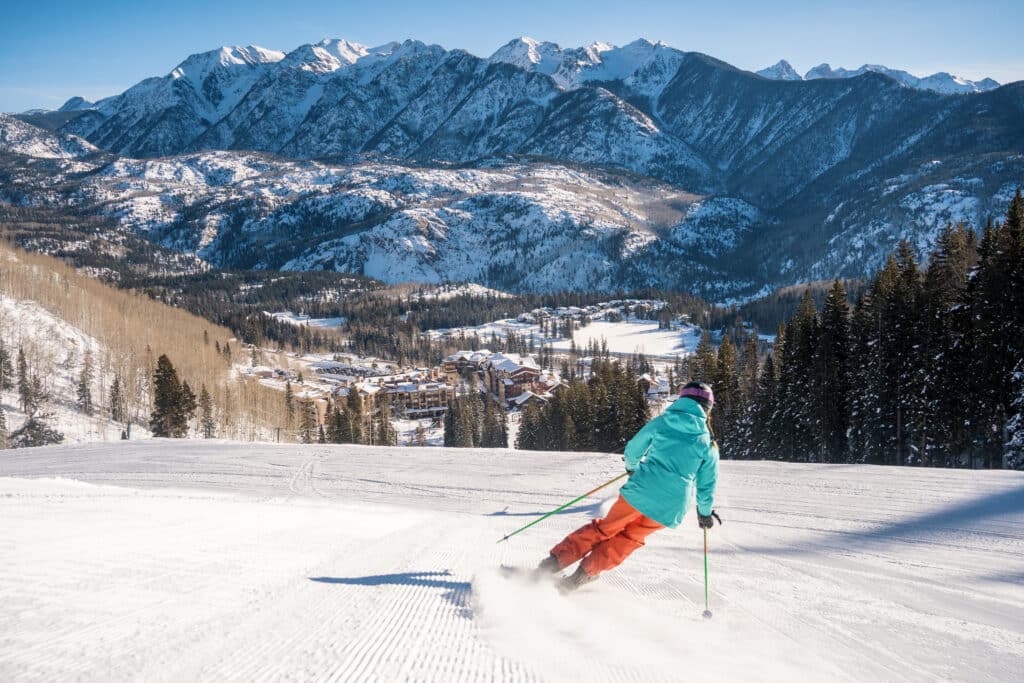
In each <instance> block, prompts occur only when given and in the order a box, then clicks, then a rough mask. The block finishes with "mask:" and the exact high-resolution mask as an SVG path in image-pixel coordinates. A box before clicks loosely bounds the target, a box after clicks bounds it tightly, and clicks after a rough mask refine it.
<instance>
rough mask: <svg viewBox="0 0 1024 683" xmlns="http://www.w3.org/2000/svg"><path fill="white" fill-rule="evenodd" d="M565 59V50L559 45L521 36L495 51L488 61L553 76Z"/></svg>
mask: <svg viewBox="0 0 1024 683" xmlns="http://www.w3.org/2000/svg"><path fill="white" fill-rule="evenodd" d="M563 57H564V53H563V50H562V48H561V47H559V46H558V45H557V44H555V43H550V42H541V41H539V40H534V39H533V38H529V37H527V36H521V37H519V38H516V39H515V40H511V41H509V42H508V43H505V44H504V45H502V46H501V47H499V48H498V49H497V50H495V52H494V54H492V55H491V56H490V57H489V58H488V61H489V62H492V63H504V64H512V65H514V66H518V67H520V68H522V69H531V70H535V71H540V72H541V73H546V74H552V73H554V72H555V70H556V69H558V67H559V66H560V65H561V63H562V59H563Z"/></svg>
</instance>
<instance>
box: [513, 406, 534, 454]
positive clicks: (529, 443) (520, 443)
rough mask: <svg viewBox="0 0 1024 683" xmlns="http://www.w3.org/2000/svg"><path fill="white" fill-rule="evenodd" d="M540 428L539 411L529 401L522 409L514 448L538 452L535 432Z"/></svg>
mask: <svg viewBox="0 0 1024 683" xmlns="http://www.w3.org/2000/svg"><path fill="white" fill-rule="evenodd" d="M539 426H540V411H539V410H538V408H537V405H536V403H534V402H533V401H530V402H529V403H527V404H526V407H525V408H523V411H522V414H521V416H520V420H519V433H518V434H517V435H516V448H518V449H519V450H523V451H535V450H540V449H539V448H538V441H537V431H538V427H539Z"/></svg>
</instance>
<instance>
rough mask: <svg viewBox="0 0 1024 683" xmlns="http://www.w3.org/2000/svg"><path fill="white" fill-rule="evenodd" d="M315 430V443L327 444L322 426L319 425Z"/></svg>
mask: <svg viewBox="0 0 1024 683" xmlns="http://www.w3.org/2000/svg"><path fill="white" fill-rule="evenodd" d="M317 430H318V432H317V438H316V442H317V443H327V433H326V432H324V426H323V425H319V426H318V427H317Z"/></svg>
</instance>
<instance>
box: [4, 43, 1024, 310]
mask: <svg viewBox="0 0 1024 683" xmlns="http://www.w3.org/2000/svg"><path fill="white" fill-rule="evenodd" d="M787 67H788V69H787ZM768 71H770V73H762V74H761V75H758V74H752V73H749V72H746V71H741V70H739V69H735V68H733V67H731V66H729V65H728V64H725V63H723V62H720V61H718V60H715V59H713V58H711V57H708V56H706V55H702V54H698V53H687V52H682V51H679V50H675V49H673V48H671V47H669V46H666V45H664V44H662V43H651V42H648V41H636V42H634V43H631V44H629V45H626V46H623V47H613V46H609V45H603V44H593V45H591V46H588V47H585V48H570V49H563V48H561V47H559V46H557V45H554V44H552V43H541V42H538V41H534V40H530V39H525V38H524V39H518V40H515V41H512V42H510V43H509V44H507V45H505V46H504V47H502V48H501V49H499V50H498V51H497V52H496V53H495V54H494V55H492V56H491V57H490V58H489V59H481V58H478V57H475V56H473V55H470V54H468V53H466V52H464V51H461V50H450V51H449V50H445V49H443V48H441V47H439V46H432V45H426V44H423V43H420V42H417V41H406V42H404V43H389V44H386V45H383V46H379V47H375V48H369V47H366V46H361V45H357V44H354V43H350V42H347V41H343V40H326V41H322V42H320V43H317V44H311V45H305V46H303V47H300V48H298V49H296V50H293V51H292V52H290V53H288V54H287V55H285V54H282V53H279V52H273V51H270V50H264V49H262V48H255V47H247V48H223V49H221V50H218V51H214V52H210V53H205V54H202V55H195V56H193V57H190V58H189V59H187V60H186V61H185V62H183V63H182V64H181V65H179V67H177V68H176V69H175V70H174V71H172V72H171V73H170V74H168V75H167V76H165V77H161V78H152V79H147V80H146V81H143V82H142V83H140V84H138V85H137V86H134V87H133V88H131V89H129V90H128V91H126V92H125V93H122V94H121V95H118V96H116V97H112V98H108V99H106V100H101V101H100V102H97V103H95V105H91V106H90V103H87V102H81V101H75V102H69V105H68V108H69V109H71V110H73V111H72V112H71V113H74V112H80V113H78V114H77V116H76V117H75V118H74V119H73V120H71V121H70V122H68V123H66V124H64V126H63V128H62V129H61V130H62V132H63V133H66V134H74V135H79V136H81V137H83V138H85V139H86V140H88V141H89V142H90V143H91V144H94V145H96V146H97V147H99V148H102V149H103V150H106V151H108V152H112V153H115V154H118V155H122V156H123V157H125V158H123V159H120V160H116V161H114V162H110V160H109V159H108V160H106V161H104V162H102V163H98V165H97V166H96V167H95V168H94V169H93V171H92V172H91V173H86V174H82V175H79V176H75V177H68V178H67V179H66V182H65V185H64V186H62V187H66V186H69V185H70V186H71V187H73V188H74V189H73V190H62V191H63V192H64V195H63V197H64V199H63V201H67V202H68V203H69V204H73V205H74V206H76V207H78V208H80V209H81V208H85V209H86V210H90V211H100V212H106V213H107V214H108V215H111V216H112V217H115V218H116V219H117V220H119V221H122V222H125V223H127V224H130V225H132V226H133V228H134V229H137V230H140V231H144V232H146V233H147V234H151V235H152V237H153V239H155V240H157V241H160V242H161V243H163V244H174V245H176V246H178V247H179V248H181V249H184V250H189V251H192V252H195V253H197V254H199V255H200V256H201V257H202V258H204V259H207V260H209V261H210V262H212V263H217V264H218V265H225V266H230V265H246V266H253V265H255V266H259V267H266V268H335V269H344V270H361V271H362V272H365V273H366V274H370V275H374V276H378V277H384V278H385V279H391V280H395V279H420V280H424V281H431V282H434V281H439V280H446V279H453V280H454V279H474V280H478V281H481V282H483V283H485V284H488V285H492V286H498V287H509V288H515V289H559V288H570V287H571V288H604V289H614V288H617V287H628V286H638V285H658V286H671V287H679V288H684V289H685V288H693V289H697V290H701V291H705V292H709V293H715V294H721V295H733V294H742V293H749V292H751V291H756V290H757V289H760V288H761V287H763V286H766V285H770V284H785V283H791V282H796V281H799V280H801V279H806V278H809V277H830V276H834V275H858V274H861V273H863V272H865V271H868V270H870V269H871V268H873V267H874V266H875V265H877V261H878V259H880V258H881V255H882V254H884V253H886V252H887V251H888V250H889V249H891V248H892V246H893V245H894V244H895V242H896V241H897V240H898V239H903V238H905V239H910V240H912V241H914V242H915V244H917V245H918V246H919V248H920V249H921V250H922V251H924V250H926V249H927V248H928V246H929V245H930V244H931V240H932V239H933V238H934V236H935V234H936V233H937V231H938V230H939V229H940V228H941V227H942V225H943V224H944V223H945V222H946V221H947V220H954V221H958V220H964V221H968V222H971V223H974V224H978V223H980V222H983V221H984V220H985V219H987V218H988V217H989V216H992V215H996V216H998V215H999V213H1001V211H1002V210H1003V208H1004V204H1002V203H1003V202H1004V198H1005V200H1006V201H1008V198H1009V195H1010V194H1012V191H1013V189H1015V188H1016V187H1017V185H1018V184H1019V183H1020V182H1021V180H1022V179H1024V84H1022V83H1017V84H1011V85H1008V86H1004V87H1001V88H997V89H995V90H991V91H988V92H983V93H977V94H971V95H968V96H949V95H944V94H941V93H938V92H933V91H931V90H928V89H919V88H917V87H908V85H907V84H906V83H905V82H903V81H902V80H900V79H899V78H896V77H894V76H893V75H892V74H888V73H879V72H878V71H877V70H875V69H872V68H867V67H865V69H864V70H863V73H860V74H859V75H858V74H844V75H842V76H839V77H837V76H835V73H834V72H833V73H832V75H831V76H829V77H824V78H814V79H811V80H803V79H799V77H798V76H797V78H792V75H793V74H795V72H792V68H791V67H789V65H788V64H786V63H785V62H780V64H778V65H776V67H773V68H772V69H771V70H768ZM790 72H792V73H790ZM68 113H69V112H62V115H67V114H68ZM68 139H72V138H68ZM9 151H16V150H9ZM22 153H24V152H22ZM268 154H272V155H276V156H268ZM154 157H167V158H160V159H153V160H152V161H145V160H144V159H145V158H154ZM134 159H139V160H134ZM312 160H317V161H312ZM12 163H13V162H11V163H8V164H7V167H8V168H11V167H12V166H11V164H12ZM225 168H227V170H225ZM210 169H216V170H210ZM298 169H302V170H301V172H300V170H298ZM370 169H372V170H370ZM26 173H27V172H26ZM296 173H300V175H301V174H306V176H309V177H313V178H319V180H316V181H315V182H314V181H309V182H307V181H305V180H304V181H302V182H300V183H298V184H297V185H296V184H294V183H292V179H293V178H294V177H296V176H295V174H296ZM306 176H303V177H306ZM549 176H554V177H558V178H559V180H558V181H557V182H555V181H549V180H548V178H549ZM23 177H24V174H22V173H20V172H15V173H13V174H12V175H11V178H12V179H14V180H17V179H18V178H23ZM371 177H372V178H373V180H368V178H371ZM388 178H392V180H387V179H388ZM566 178H572V180H567V179H566ZM581 178H586V180H581ZM389 183H391V184H390V185H389ZM44 184H45V185H50V184H52V183H44ZM406 184H408V186H406ZM392 186H393V187H394V188H397V189H394V190H393V189H391V188H392ZM17 187H18V188H19V189H18V191H17V192H13V191H9V192H8V193H7V194H9V195H11V196H14V195H17V197H18V198H19V201H26V202H32V201H35V199H34V198H33V197H34V196H35V195H33V194H32V192H28V191H25V192H23V191H22V190H21V189H20V188H22V185H20V184H18V185H17ZM594 188H598V189H596V190H595V189H594ZM623 188H626V189H623ZM0 189H3V186H0ZM382 192H383V193H386V194H387V195H388V197H385V196H384V195H382V194H380V193H382ZM594 192H596V194H598V195H601V196H603V197H606V198H607V197H614V196H616V193H619V194H622V198H621V199H622V200H623V202H624V203H623V207H626V208H623V207H618V208H608V207H609V206H610V205H609V204H607V203H602V202H603V201H604V200H602V202H598V204H599V205H600V206H601V207H603V208H600V209H599V208H598V205H597V204H592V202H591V201H590V199H589V197H591V195H592V193H594ZM634 195H636V196H641V195H642V196H657V197H659V199H658V200H657V201H654V200H652V201H646V200H645V201H642V202H640V200H638V199H636V198H635V196H634ZM354 197H358V198H354ZM680 197H686V199H685V200H684V199H680ZM636 202H640V204H641V205H642V206H644V207H647V208H645V209H643V210H640V209H637V208H636V205H635V204H636ZM325 203H326V204H325ZM353 207H356V208H353ZM359 207H362V208H359ZM580 207H585V211H584V212H583V213H580V210H581V209H580ZM140 216H142V217H143V218H144V219H140ZM581 240H582V242H581ZM541 242H543V243H544V245H543V246H538V247H537V249H536V250H531V249H532V248H530V249H528V248H526V246H525V245H527V244H528V243H531V244H532V243H537V244H540V243H541ZM577 243H579V244H589V245H591V246H592V247H593V249H592V250H591V251H589V252H587V253H588V254H590V256H587V257H586V259H584V260H586V262H587V265H586V266H585V267H582V266H581V267H574V266H573V265H572V259H571V258H570V256H571V255H572V253H573V245H574V244H577ZM508 244H516V245H519V247H521V249H520V250H518V251H517V250H516V249H512V250H511V251H509V250H507V249H504V247H505V246H507V245H508ZM559 245H561V246H559ZM266 247H269V248H266ZM481 254H486V256H482V255H481ZM502 254H505V255H502ZM579 258H583V257H582V256H579ZM389 264H400V266H396V267H389ZM551 264H554V265H551Z"/></svg>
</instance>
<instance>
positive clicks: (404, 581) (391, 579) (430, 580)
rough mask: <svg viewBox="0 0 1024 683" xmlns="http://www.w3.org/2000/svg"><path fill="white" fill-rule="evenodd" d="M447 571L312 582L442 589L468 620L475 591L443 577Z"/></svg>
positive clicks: (315, 578) (465, 583)
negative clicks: (470, 597)
mask: <svg viewBox="0 0 1024 683" xmlns="http://www.w3.org/2000/svg"><path fill="white" fill-rule="evenodd" d="M451 575H452V573H451V572H450V571H448V570H447V569H446V570H444V571H443V572H437V571H434V572H401V573H398V574H374V575H371V576H349V577H345V576H311V577H309V580H310V581H314V582H316V583H333V584H342V585H346V586H426V587H428V588H441V589H443V590H444V593H442V594H441V597H442V598H444V599H445V600H447V601H448V602H450V603H451V604H453V605H455V607H457V608H458V610H459V615H460V616H463V617H466V618H467V619H468V618H471V617H472V614H471V612H470V610H469V607H468V604H467V603H468V602H469V594H470V592H471V591H472V590H473V587H472V584H470V583H469V582H468V581H451V580H449V579H445V578H443V577H446V576H451Z"/></svg>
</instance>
